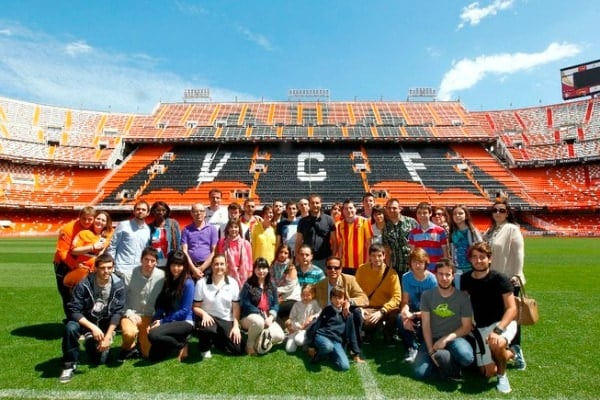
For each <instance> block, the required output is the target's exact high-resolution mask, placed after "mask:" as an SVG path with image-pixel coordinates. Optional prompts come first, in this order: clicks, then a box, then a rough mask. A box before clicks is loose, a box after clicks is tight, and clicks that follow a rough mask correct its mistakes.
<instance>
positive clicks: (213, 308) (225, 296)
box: [194, 278, 240, 321]
mask: <svg viewBox="0 0 600 400" xmlns="http://www.w3.org/2000/svg"><path fill="white" fill-rule="evenodd" d="M225 279H226V280H227V281H228V283H225V280H223V281H222V282H220V284H219V287H217V286H215V285H214V284H213V283H210V284H207V283H206V278H202V279H200V280H199V281H198V282H197V283H196V291H195V292H194V301H201V302H202V309H203V310H204V311H206V312H207V313H208V314H209V315H210V316H211V317H214V318H219V319H222V320H225V321H233V315H232V312H231V310H232V303H233V302H239V301H240V287H239V286H238V284H237V282H236V281H235V279H231V278H225Z"/></svg>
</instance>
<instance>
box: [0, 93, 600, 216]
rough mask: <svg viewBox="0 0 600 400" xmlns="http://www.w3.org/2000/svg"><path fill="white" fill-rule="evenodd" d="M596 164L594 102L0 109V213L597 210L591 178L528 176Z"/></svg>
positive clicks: (578, 172)
mask: <svg viewBox="0 0 600 400" xmlns="http://www.w3.org/2000/svg"><path fill="white" fill-rule="evenodd" d="M599 155H600V100H599V99H589V100H581V101H576V102H570V103H565V104H557V105H549V106H540V107H532V108H522V109H514V110H499V111H479V112H470V111H468V110H466V109H465V108H464V107H463V105H462V104H461V103H459V102H251V103H163V104H159V105H158V106H157V107H156V109H155V110H154V112H153V113H152V114H150V115H140V114H137V115H136V114H115V113H106V112H94V111H83V110H76V109H68V108H60V107H53V106H45V105H39V104H34V103H27V102H22V101H17V100H12V99H7V98H1V97H0V173H1V175H0V205H3V206H13V207H15V206H17V207H20V206H28V207H36V206H44V207H45V206H48V207H56V206H62V207H67V208H68V207H79V206H81V205H85V204H90V203H91V204H103V205H104V206H109V207H110V206H122V205H126V204H128V203H130V202H131V201H133V200H135V199H137V198H140V197H144V198H149V199H151V200H157V199H160V198H165V199H167V200H168V201H169V202H171V203H172V204H175V205H177V204H180V205H182V206H183V205H187V204H190V202H191V201H196V200H198V201H205V200H206V199H207V192H208V190H210V188H211V187H219V188H220V189H222V190H224V191H226V192H227V193H228V195H227V196H226V197H227V200H239V199H242V198H244V197H245V196H249V195H250V196H255V197H259V198H261V199H262V200H267V201H268V200H272V199H273V198H286V199H287V198H297V196H301V195H306V194H307V192H310V191H317V192H322V193H323V195H324V197H325V198H326V199H327V201H337V200H342V198H340V197H349V196H350V195H351V194H357V193H362V192H364V191H367V190H370V191H373V192H376V193H379V195H380V196H381V197H382V198H385V197H390V196H394V197H400V198H402V201H403V203H404V204H406V205H412V204H413V203H415V204H416V202H418V201H419V200H423V198H422V196H425V197H426V199H428V200H430V201H432V202H434V203H438V204H447V205H450V204H455V203H457V202H466V203H468V204H469V205H472V206H477V207H483V206H486V205H488V204H489V201H490V198H491V197H493V196H494V195H495V193H497V192H507V193H510V194H511V197H512V198H513V199H514V200H515V201H516V203H517V204H519V205H521V206H522V207H533V208H539V207H545V206H548V207H559V208H560V207H565V206H566V207H570V208H577V207H598V199H597V198H596V193H598V185H599V182H600V168H598V167H597V165H595V166H591V167H590V168H588V167H586V166H579V165H576V166H574V167H573V168H574V169H573V170H572V171H570V170H567V169H565V170H562V169H560V168H559V169H558V170H556V171H554V172H548V171H551V170H546V169H544V170H540V169H536V168H535V167H537V166H541V165H547V164H554V165H562V164H570V165H574V164H578V163H579V164H581V163H582V162H585V163H591V162H594V161H597V160H598V159H600V156H599ZM311 163H312V164H311ZM517 166H518V167H533V168H532V171H534V172H531V171H530V172H527V171H529V170H528V169H526V168H513V167H517ZM511 168H512V169H511ZM552 171H553V170H552ZM323 174H324V175H323ZM323 177H325V178H323ZM322 178H323V179H322ZM559 179H570V181H571V184H570V185H566V186H563V185H560V184H557V183H556V182H557V180H559ZM287 180H289V182H290V183H291V182H295V184H294V185H291V184H290V185H286V184H282V183H283V182H285V183H287ZM350 197H354V196H350Z"/></svg>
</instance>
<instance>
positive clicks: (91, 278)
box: [59, 253, 125, 383]
mask: <svg viewBox="0 0 600 400" xmlns="http://www.w3.org/2000/svg"><path fill="white" fill-rule="evenodd" d="M94 266H95V268H96V272H95V273H92V274H89V275H88V276H87V278H85V279H83V280H82V281H81V282H79V283H78V284H77V286H75V288H74V289H73V295H72V297H71V300H70V301H69V302H68V303H67V310H68V312H69V319H68V321H67V323H66V325H65V333H64V336H63V341H62V351H63V371H62V373H61V375H60V378H59V381H60V382H61V383H67V382H69V381H70V380H71V378H73V374H74V372H75V369H76V368H77V363H78V362H79V337H80V336H81V335H82V334H84V337H85V349H86V351H87V353H88V357H89V358H90V361H91V362H92V363H95V364H103V363H105V362H106V359H107V357H108V352H109V350H110V345H111V344H112V340H113V336H114V333H115V329H116V328H117V324H118V323H119V321H120V320H121V317H122V315H123V312H124V310H125V285H124V284H123V282H122V281H121V280H120V279H119V278H118V277H117V276H116V275H114V274H113V271H114V269H115V262H114V260H113V258H112V257H111V256H110V255H109V254H106V253H105V254H101V255H99V256H98V257H97V258H96V261H95V263H94Z"/></svg>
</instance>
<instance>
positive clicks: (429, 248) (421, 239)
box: [408, 222, 448, 271]
mask: <svg viewBox="0 0 600 400" xmlns="http://www.w3.org/2000/svg"><path fill="white" fill-rule="evenodd" d="M408 244H409V245H410V246H411V247H413V248H415V247H421V248H422V249H423V250H425V252H426V253H427V255H428V256H429V265H428V266H427V269H428V270H430V271H433V270H434V269H435V264H436V263H437V262H438V261H439V260H440V259H441V258H443V257H444V256H445V255H446V253H445V251H444V249H445V248H446V247H447V246H448V237H447V235H446V230H445V229H444V228H442V227H441V226H438V225H436V224H434V223H433V222H429V226H428V227H427V229H426V230H423V227H422V226H421V225H419V226H417V227H416V228H414V229H413V230H412V231H410V233H409V234H408Z"/></svg>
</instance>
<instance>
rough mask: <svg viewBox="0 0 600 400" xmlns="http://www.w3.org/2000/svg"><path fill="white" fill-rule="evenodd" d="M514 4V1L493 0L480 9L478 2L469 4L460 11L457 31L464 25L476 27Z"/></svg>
mask: <svg viewBox="0 0 600 400" xmlns="http://www.w3.org/2000/svg"><path fill="white" fill-rule="evenodd" d="M513 3H514V0H494V1H493V2H492V4H490V5H489V6H487V7H480V6H479V2H478V1H476V2H474V3H471V4H469V5H468V6H466V7H465V8H463V9H462V13H461V14H460V20H461V21H462V22H461V23H460V24H459V25H458V29H461V28H463V27H464V26H465V25H466V24H469V25H471V26H473V25H477V24H479V23H480V22H481V20H483V19H484V18H486V17H489V16H490V15H496V14H497V13H498V11H502V10H506V9H507V8H509V7H510V6H511V5H512V4H513Z"/></svg>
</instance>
